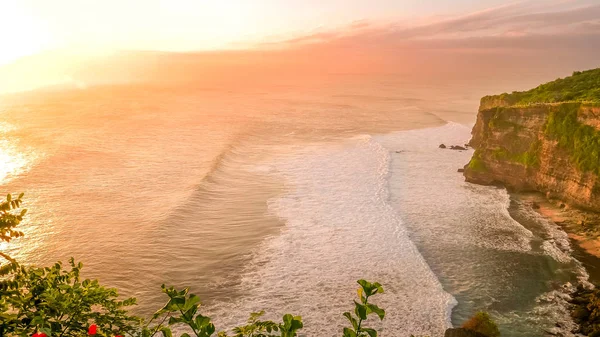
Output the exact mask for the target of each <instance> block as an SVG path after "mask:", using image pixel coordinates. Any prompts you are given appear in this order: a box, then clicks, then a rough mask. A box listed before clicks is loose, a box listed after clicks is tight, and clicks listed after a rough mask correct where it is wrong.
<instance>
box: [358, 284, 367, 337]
mask: <svg viewBox="0 0 600 337" xmlns="http://www.w3.org/2000/svg"><path fill="white" fill-rule="evenodd" d="M368 303H369V295H366V294H365V303H363V304H364V305H367V304H368ZM362 321H363V319H362V317H360V316H359V317H358V327H357V328H356V335H357V336H359V333H360V326H361V324H362Z"/></svg>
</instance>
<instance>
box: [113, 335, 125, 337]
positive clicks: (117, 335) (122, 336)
mask: <svg viewBox="0 0 600 337" xmlns="http://www.w3.org/2000/svg"><path fill="white" fill-rule="evenodd" d="M115 337H123V336H119V335H117V336H115Z"/></svg>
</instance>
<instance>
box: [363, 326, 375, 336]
mask: <svg viewBox="0 0 600 337" xmlns="http://www.w3.org/2000/svg"><path fill="white" fill-rule="evenodd" d="M361 330H362V331H364V332H366V333H368V334H369V337H377V331H376V330H375V329H371V328H362V329H361Z"/></svg>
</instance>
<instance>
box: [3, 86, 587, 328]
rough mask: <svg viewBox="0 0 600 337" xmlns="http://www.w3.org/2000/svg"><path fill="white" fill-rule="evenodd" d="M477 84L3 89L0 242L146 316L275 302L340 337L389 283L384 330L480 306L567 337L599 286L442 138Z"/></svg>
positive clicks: (221, 320) (455, 141)
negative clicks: (191, 305)
mask: <svg viewBox="0 0 600 337" xmlns="http://www.w3.org/2000/svg"><path fill="white" fill-rule="evenodd" d="M484 89H485V88H478V89H473V87H472V86H469V85H466V84H456V83H454V84H452V85H450V84H446V85H443V84H422V85H418V84H415V83H413V82H411V81H409V80H407V79H403V78H402V77H401V76H392V75H389V76H371V77H367V76H358V75H354V76H351V75H338V76H332V77H331V78H328V79H326V80H324V79H321V80H319V81H315V82H303V83H294V82H292V81H287V82H281V83H268V84H263V85H256V86H252V87H247V86H246V87H241V86H225V85H215V86H191V85H187V86H182V87H176V86H168V87H167V86H160V85H141V84H139V85H114V86H111V85H103V86H96V87H85V86H81V87H80V88H78V89H74V90H46V91H37V92H28V93H22V94H14V95H10V96H2V97H0V160H1V161H2V164H1V165H0V183H1V184H2V190H3V191H4V192H5V193H20V192H25V195H26V197H25V206H26V208H28V209H29V212H28V215H27V220H26V221H25V222H24V223H23V225H22V227H23V230H24V232H25V234H26V236H25V237H24V238H22V239H19V240H15V241H13V242H11V243H10V244H4V243H3V244H1V246H0V248H1V249H3V250H7V251H9V252H10V253H11V254H13V255H14V256H15V257H16V258H17V259H18V260H21V261H22V262H26V263H32V264H50V263H54V262H55V261H56V260H62V261H64V262H66V261H67V260H68V259H69V258H70V257H74V258H75V259H76V260H77V261H81V262H83V263H84V276H86V277H91V278H98V279H99V280H100V281H101V282H103V283H104V284H106V285H109V286H111V287H117V288H118V289H119V290H120V293H121V294H122V295H124V296H135V297H137V298H138V303H139V305H138V306H137V307H136V308H135V309H134V311H135V312H136V313H138V314H140V315H148V314H150V313H152V312H153V311H155V310H157V309H159V308H160V307H161V305H162V304H163V302H165V297H164V296H163V294H162V293H161V291H160V285H161V284H163V283H166V284H168V285H174V286H177V287H184V286H188V287H190V289H191V291H192V292H194V293H196V294H198V295H199V296H200V297H201V298H202V300H203V309H202V310H203V312H204V313H205V314H208V315H210V316H211V317H213V319H214V321H215V323H216V325H217V328H218V329H225V328H229V327H232V326H235V325H236V324H240V323H243V322H245V320H246V318H247V317H248V314H249V313H250V312H252V311H260V310H265V311H266V312H267V314H266V317H267V318H273V319H276V318H279V317H281V315H283V314H284V313H292V314H295V315H301V316H302V317H303V320H304V323H305V329H303V334H304V335H305V336H335V335H340V333H341V326H342V325H343V324H344V323H345V322H344V320H345V318H344V317H343V316H342V313H343V312H345V311H351V310H352V309H353V303H352V300H353V299H354V297H355V296H356V288H357V286H358V285H357V284H356V280H358V279H361V278H364V279H367V280H370V281H378V282H380V283H381V284H382V285H383V287H384V289H385V293H384V294H382V295H378V296H377V297H375V298H374V301H375V302H376V303H378V304H379V305H380V306H381V307H383V308H385V309H386V311H387V316H386V318H385V320H384V321H383V322H377V321H375V320H374V321H373V322H369V323H370V324H372V325H373V326H374V327H377V328H379V329H380V331H381V336H410V334H414V335H416V336H431V337H435V336H443V333H444V330H445V329H446V328H448V327H451V326H460V325H461V324H462V322H464V321H465V320H466V319H468V317H470V316H471V315H472V314H473V313H474V312H476V311H478V310H484V311H488V312H489V313H490V314H491V315H492V316H493V318H494V319H495V320H496V321H497V322H498V324H499V326H500V329H501V332H502V335H503V336H515V337H516V336H544V335H545V333H546V332H547V331H550V332H563V333H565V335H569V333H568V331H569V330H570V329H571V328H572V327H573V322H572V321H571V320H570V319H569V315H568V311H567V303H566V300H567V298H568V293H569V291H570V290H572V288H573V287H574V286H576V285H577V284H581V283H586V282H587V279H588V275H587V273H586V271H585V269H584V268H583V267H582V264H581V263H580V262H579V261H578V260H577V259H576V258H575V257H574V253H573V248H572V247H571V243H570V242H569V240H568V238H567V236H566V234H565V233H564V232H563V231H562V230H561V229H560V228H559V227H558V226H556V224H553V223H551V222H549V221H547V220H545V219H543V218H541V217H540V216H539V215H537V213H536V212H534V211H533V210H531V209H530V208H529V207H528V206H527V205H526V204H524V203H523V202H521V201H520V200H519V199H518V198H517V197H515V196H511V195H510V194H509V193H508V192H507V191H506V190H504V189H502V188H498V187H491V186H479V185H473V184H469V183H466V182H464V178H463V176H462V174H460V173H458V172H457V170H458V169H459V168H461V167H463V166H464V165H465V164H466V163H467V162H468V161H469V159H470V156H471V155H472V150H471V149H468V150H466V151H453V150H449V149H440V148H439V147H438V146H439V144H441V143H444V144H446V145H463V144H465V143H467V142H468V141H469V139H470V130H471V127H472V125H473V123H474V121H475V117H476V111H477V105H478V100H479V97H480V96H481V95H482V91H483V90H484ZM483 93H488V92H483ZM369 321H371V320H369Z"/></svg>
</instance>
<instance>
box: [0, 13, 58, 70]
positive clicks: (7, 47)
mask: <svg viewBox="0 0 600 337" xmlns="http://www.w3.org/2000/svg"><path fill="white" fill-rule="evenodd" d="M0 32H1V33H0V65H2V64H6V63H10V62H12V61H14V60H17V59H18V58H20V57H23V56H27V55H31V54H35V53H38V52H41V51H42V50H44V49H45V48H48V47H51V44H52V41H51V37H50V35H49V32H48V31H47V30H46V29H45V28H44V27H43V25H42V22H40V21H39V20H37V19H36V18H34V17H33V16H31V13H28V12H27V11H26V10H24V8H22V7H20V5H19V3H18V2H13V1H3V2H0Z"/></svg>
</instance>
